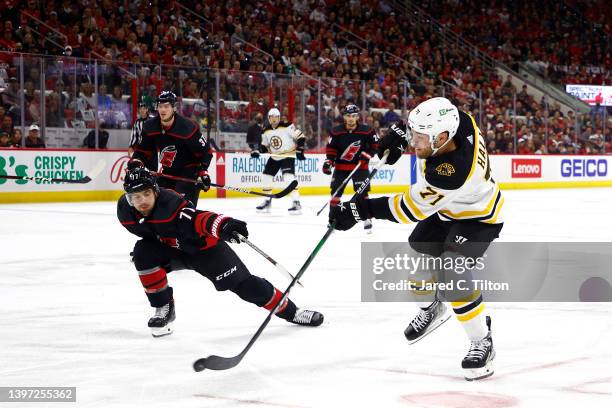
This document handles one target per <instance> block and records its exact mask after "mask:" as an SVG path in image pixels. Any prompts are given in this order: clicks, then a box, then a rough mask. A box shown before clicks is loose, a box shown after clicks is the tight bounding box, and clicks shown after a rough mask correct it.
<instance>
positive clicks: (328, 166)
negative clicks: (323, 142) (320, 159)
mask: <svg viewBox="0 0 612 408" xmlns="http://www.w3.org/2000/svg"><path fill="white" fill-rule="evenodd" d="M333 167H334V162H333V161H331V160H325V162H324V163H323V174H327V175H328V176H329V175H330V174H332V168H333Z"/></svg>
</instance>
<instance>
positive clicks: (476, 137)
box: [464, 113, 480, 184]
mask: <svg viewBox="0 0 612 408" xmlns="http://www.w3.org/2000/svg"><path fill="white" fill-rule="evenodd" d="M467 115H468V117H469V118H470V120H471V121H472V126H473V127H474V157H473V158H472V168H471V169H470V173H469V174H468V176H467V178H466V179H465V183H467V181H468V180H469V179H470V177H472V174H473V173H474V169H475V168H476V163H477V161H478V139H479V138H480V131H479V130H478V126H477V125H476V121H475V120H474V118H473V117H472V115H470V114H469V113H468V114H467ZM465 183H464V184H465Z"/></svg>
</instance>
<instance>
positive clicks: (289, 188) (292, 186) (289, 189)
mask: <svg viewBox="0 0 612 408" xmlns="http://www.w3.org/2000/svg"><path fill="white" fill-rule="evenodd" d="M297 185H298V181H297V180H293V181H292V182H291V183H289V185H288V186H287V187H285V189H284V190H283V191H279V192H278V193H276V194H270V195H271V196H272V198H282V197H284V196H286V195H287V194H289V193H290V192H292V191H293V190H295V188H296V187H297Z"/></svg>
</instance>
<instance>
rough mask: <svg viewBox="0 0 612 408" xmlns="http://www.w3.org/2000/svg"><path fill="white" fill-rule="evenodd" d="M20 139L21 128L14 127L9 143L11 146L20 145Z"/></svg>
mask: <svg viewBox="0 0 612 408" xmlns="http://www.w3.org/2000/svg"><path fill="white" fill-rule="evenodd" d="M21 139H22V134H21V129H19V128H15V130H14V131H13V137H12V138H11V145H12V146H13V147H22V145H21V143H22V140H21Z"/></svg>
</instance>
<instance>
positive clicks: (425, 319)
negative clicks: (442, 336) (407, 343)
mask: <svg viewBox="0 0 612 408" xmlns="http://www.w3.org/2000/svg"><path fill="white" fill-rule="evenodd" d="M430 320H431V316H430V313H429V311H427V310H421V311H420V312H419V314H418V315H416V317H415V318H414V320H413V321H412V327H413V328H414V331H416V332H420V331H421V330H423V329H424V328H425V326H427V323H429V321H430Z"/></svg>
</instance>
